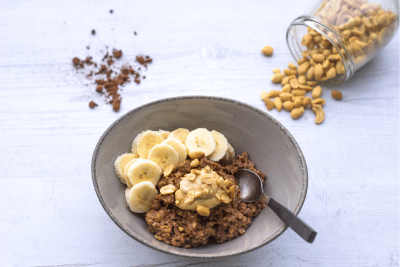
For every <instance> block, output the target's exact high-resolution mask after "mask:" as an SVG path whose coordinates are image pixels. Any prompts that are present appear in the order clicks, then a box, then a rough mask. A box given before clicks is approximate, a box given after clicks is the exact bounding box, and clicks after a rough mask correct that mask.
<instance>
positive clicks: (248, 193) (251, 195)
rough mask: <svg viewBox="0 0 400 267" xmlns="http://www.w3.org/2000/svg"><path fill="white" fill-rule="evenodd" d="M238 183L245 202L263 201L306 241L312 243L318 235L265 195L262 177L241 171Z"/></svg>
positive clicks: (237, 174) (241, 198)
mask: <svg viewBox="0 0 400 267" xmlns="http://www.w3.org/2000/svg"><path fill="white" fill-rule="evenodd" d="M236 181H237V182H238V184H239V188H240V191H241V197H240V200H242V201H243V202H254V201H257V200H259V201H261V202H263V203H264V204H265V205H267V206H268V207H270V208H271V209H272V210H273V211H274V212H275V214H276V215H278V217H279V218H280V219H281V220H282V221H283V222H284V223H285V224H286V225H287V226H289V227H290V228H292V230H293V231H295V232H296V233H297V234H298V235H299V236H301V237H302V238H303V239H304V240H305V241H307V242H309V243H312V242H313V241H314V239H315V236H316V235H317V232H315V231H314V230H313V229H312V228H311V227H310V226H308V225H307V224H306V223H305V222H303V221H302V220H301V219H300V218H299V217H297V215H296V214H294V213H293V212H291V211H290V210H289V209H288V208H286V207H284V206H283V205H282V204H279V203H278V202H276V201H275V200H274V199H273V198H270V197H269V196H267V195H266V194H265V193H264V190H263V187H262V181H261V178H260V176H258V175H257V174H256V173H255V172H253V171H250V170H247V169H239V171H238V172H237V173H236Z"/></svg>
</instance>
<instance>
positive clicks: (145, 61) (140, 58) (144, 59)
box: [136, 55, 153, 68]
mask: <svg viewBox="0 0 400 267" xmlns="http://www.w3.org/2000/svg"><path fill="white" fill-rule="evenodd" d="M136 61H137V62H139V64H141V65H143V66H145V67H146V68H147V64H149V63H151V62H153V60H152V59H151V58H150V57H149V56H142V55H138V56H136Z"/></svg>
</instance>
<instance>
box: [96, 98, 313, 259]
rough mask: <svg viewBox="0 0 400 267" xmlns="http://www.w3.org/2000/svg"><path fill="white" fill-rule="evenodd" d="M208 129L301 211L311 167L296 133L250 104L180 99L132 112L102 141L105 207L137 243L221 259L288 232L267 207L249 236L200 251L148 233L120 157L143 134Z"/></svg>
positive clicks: (99, 177)
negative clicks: (122, 176) (117, 165)
mask: <svg viewBox="0 0 400 267" xmlns="http://www.w3.org/2000/svg"><path fill="white" fill-rule="evenodd" d="M200 127H205V128H207V129H209V130H217V131H219V132H221V133H223V134H224V135H225V137H226V138H227V139H228V141H229V142H230V144H231V145H232V146H233V147H234V148H235V152H236V153H242V152H244V151H248V152H249V156H250V159H251V160H252V161H253V162H254V163H255V165H256V168H257V169H259V170H261V171H263V172H264V173H265V174H266V175H267V179H266V182H265V183H264V190H265V191H266V193H267V194H268V195H270V196H271V197H273V198H275V200H277V201H278V202H280V203H282V204H283V205H285V206H286V207H288V208H290V209H291V210H292V211H294V212H295V213H296V214H298V213H299V211H300V209H301V206H302V205H303V202H304V200H305V196H306V192H307V168H306V163H305V160H304V157H303V154H302V152H301V150H300V148H299V147H298V145H297V143H296V141H295V140H294V138H293V137H292V136H291V134H290V133H289V132H288V131H287V130H286V129H285V128H284V127H283V126H282V125H281V124H280V123H279V122H277V121H276V120H275V119H273V118H272V117H271V116H269V115H267V114H266V113H264V112H262V111H260V110H258V109H256V108H254V107H251V106H249V105H247V104H244V103H241V102H238V101H234V100H229V99H224V98H216V97H178V98H170V99H165V100H160V101H156V102H152V103H149V104H147V105H144V106H141V107H139V108H137V109H135V110H132V111H130V112H128V113H127V114H125V115H124V116H122V117H121V118H120V119H118V120H117V121H116V122H115V123H114V124H112V125H111V126H110V127H109V128H108V129H107V131H106V132H105V133H104V134H103V136H102V137H101V138H100V140H99V142H98V144H97V147H96V149H95V152H94V155H93V161H92V176H93V182H94V186H95V190H96V193H97V195H98V197H99V199H100V202H101V204H102V205H103V207H104V209H105V210H106V212H107V213H108V215H109V216H110V217H111V218H112V219H113V220H114V222H115V223H116V224H117V225H118V226H119V227H120V228H121V229H122V230H123V231H125V232H126V233H127V234H128V235H130V236H132V237H134V238H135V239H137V240H138V241H140V242H142V243H144V244H146V245H148V246H151V247H153V248H156V249H158V250H161V251H164V252H169V253H172V254H177V255H183V256H192V257H220V256H228V255H233V254H238V253H242V252H246V251H250V250H252V249H255V248H257V247H260V246H262V245H265V244H267V243H269V242H270V241H272V240H273V239H275V238H276V237H277V236H279V235H280V234H281V233H283V231H284V230H285V229H286V227H285V225H284V224H283V222H282V221H281V220H280V219H279V218H278V217H277V216H276V215H275V214H274V212H273V211H272V210H270V209H269V208H268V207H266V208H265V209H264V210H263V211H262V212H261V213H260V214H259V215H258V216H257V217H256V218H255V219H254V220H253V223H252V224H251V226H250V227H249V228H248V229H247V230H246V233H245V234H244V235H242V236H239V237H238V238H236V239H234V240H232V241H229V242H226V243H223V244H215V245H208V246H204V247H200V248H195V249H184V248H177V247H173V246H170V245H167V244H165V243H162V242H159V241H157V240H156V239H155V238H154V235H153V234H151V233H150V232H148V230H147V224H146V222H145V221H144V219H142V218H139V217H137V216H135V215H134V214H133V213H131V212H130V210H129V208H128V207H127V205H126V201H125V197H124V190H125V186H124V185H123V184H121V183H120V182H119V180H118V179H117V177H116V175H115V172H114V161H115V159H116V158H117V157H118V156H119V155H121V154H123V153H127V152H129V151H130V148H131V144H132V140H133V139H134V137H135V136H136V135H137V134H138V133H140V132H141V131H143V130H148V129H150V130H159V129H163V130H170V131H172V130H174V129H176V128H187V129H189V130H194V129H196V128H200Z"/></svg>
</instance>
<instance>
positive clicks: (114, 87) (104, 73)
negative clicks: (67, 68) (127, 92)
mask: <svg viewBox="0 0 400 267" xmlns="http://www.w3.org/2000/svg"><path fill="white" fill-rule="evenodd" d="M121 57H122V51H121V50H117V49H113V52H112V55H111V54H109V53H108V51H107V52H106V53H105V55H104V56H103V58H102V59H101V63H96V62H94V61H93V59H92V57H90V56H89V57H87V58H86V59H85V60H81V59H79V58H78V57H74V58H73V59H72V63H73V66H74V67H75V68H76V69H77V70H79V69H84V68H90V69H89V70H88V72H86V74H85V76H86V78H87V79H91V78H92V77H93V76H95V77H96V78H95V81H94V82H95V84H96V92H97V93H100V94H103V95H104V96H105V98H106V99H107V103H109V104H112V105H113V110H114V111H119V109H120V107H121V101H122V97H121V95H120V94H119V90H120V87H121V86H123V85H124V84H126V83H129V82H130V81H131V79H133V81H134V82H135V83H136V84H140V82H141V79H142V78H143V79H145V76H141V75H140V73H139V71H140V67H139V68H138V69H137V70H135V69H134V68H133V67H132V66H131V65H129V64H128V63H126V64H125V65H123V66H122V67H117V66H115V64H114V63H115V62H116V61H115V59H117V60H119V59H120V58H121ZM136 61H137V62H138V63H139V64H141V65H143V66H145V67H146V68H147V65H148V64H149V63H151V62H152V61H153V60H152V59H151V58H150V57H149V56H142V55H138V56H136ZM104 63H107V64H104ZM98 66H100V67H98ZM95 106H97V104H96V103H95V102H93V101H91V102H90V103H89V107H90V108H94V107H95Z"/></svg>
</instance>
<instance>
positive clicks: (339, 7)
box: [286, 0, 399, 85]
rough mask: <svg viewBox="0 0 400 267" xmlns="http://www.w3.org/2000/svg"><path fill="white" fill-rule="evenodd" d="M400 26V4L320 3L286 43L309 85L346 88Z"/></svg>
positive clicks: (338, 0)
mask: <svg viewBox="0 0 400 267" xmlns="http://www.w3.org/2000/svg"><path fill="white" fill-rule="evenodd" d="M398 27H399V1H398V0H386V1H384V0H382V1H368V0H321V1H318V2H317V3H316V4H315V5H314V6H313V7H312V8H311V9H310V10H309V11H308V12H307V13H306V14H305V15H303V16H300V17H298V18H296V19H295V20H294V21H293V22H292V23H291V25H290V26H289V28H288V30H287V33H286V41H287V44H288V46H289V49H290V51H291V53H292V55H293V57H294V58H295V59H296V61H297V62H298V65H299V66H300V65H302V64H303V66H302V68H301V69H302V70H306V73H305V75H306V78H307V80H310V79H312V80H313V79H315V80H317V81H320V82H324V83H325V84H328V85H337V84H341V83H343V82H344V81H346V80H348V79H350V77H351V76H352V75H353V74H354V72H355V71H356V70H358V69H359V68H361V67H362V66H363V65H365V64H366V63H367V62H368V61H370V60H371V59H372V58H373V57H374V56H375V55H376V54H377V53H378V52H379V51H380V50H381V49H382V48H383V47H385V46H386V45H387V44H388V43H389V41H390V40H391V39H392V38H393V37H394V35H395V34H396V31H397V29H398Z"/></svg>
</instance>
